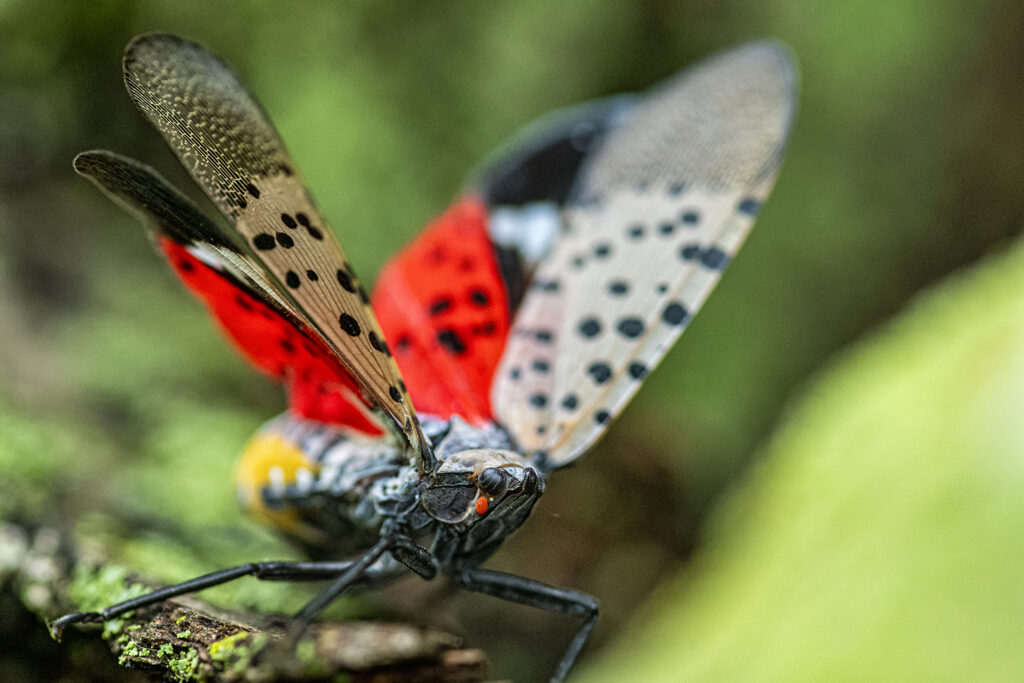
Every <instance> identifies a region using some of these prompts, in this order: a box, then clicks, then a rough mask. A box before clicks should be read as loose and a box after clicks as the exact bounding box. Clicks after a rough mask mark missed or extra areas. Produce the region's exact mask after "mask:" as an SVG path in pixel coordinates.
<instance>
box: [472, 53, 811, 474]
mask: <svg viewBox="0 0 1024 683" xmlns="http://www.w3.org/2000/svg"><path fill="white" fill-rule="evenodd" d="M795 87H796V85H795V74H794V69H793V66H792V64H791V62H790V59H789V55H788V53H787V51H786V50H785V49H784V48H782V47H780V46H778V45H775V44H771V43H751V44H747V45H744V46H741V47H739V48H737V49H734V50H732V51H729V52H726V53H723V54H720V55H716V56H713V57H711V58H709V59H708V60H706V61H704V62H702V63H700V64H698V65H697V66H695V67H693V68H692V69H690V70H687V71H684V72H683V73H681V74H680V75H678V76H676V77H674V78H673V79H670V80H669V81H668V82H666V83H664V84H663V85H661V86H659V87H658V88H656V89H655V90H654V91H653V92H651V93H650V94H649V95H648V96H647V98H646V99H645V100H644V101H642V102H641V103H640V104H639V105H638V106H637V107H636V109H635V111H634V112H633V113H632V114H631V116H630V118H629V120H628V121H626V122H625V123H624V124H622V125H621V126H620V127H618V128H617V129H616V130H615V131H614V132H613V133H612V134H610V135H608V136H607V139H605V140H604V141H603V143H602V145H601V147H600V149H598V150H597V151H596V152H595V153H594V154H593V155H592V156H591V158H589V159H587V161H586V163H585V165H584V167H583V169H582V170H581V172H580V178H579V180H578V182H577V185H576V186H575V188H574V190H573V196H572V198H571V200H570V202H569V206H568V208H567V209H566V210H565V212H564V230H563V233H562V235H561V236H560V238H559V239H558V241H557V243H556V244H555V246H554V248H553V249H552V250H551V252H550V253H549V254H548V255H547V257H546V258H545V260H544V261H543V262H542V263H541V264H540V266H539V269H538V272H537V274H536V276H535V285H537V286H532V287H531V288H530V289H529V293H528V295H527V297H526V300H525V301H524V302H523V305H522V308H521V309H520V311H519V313H518V314H517V317H516V319H515V323H514V325H513V329H512V333H511V335H510V337H509V342H508V345H507V346H506V349H505V352H504V355H503V358H502V362H501V365H500V366H499V368H498V372H497V373H496V375H495V380H494V384H493V387H492V401H493V404H494V406H495V411H496V413H497V415H498V417H499V418H500V419H501V420H502V421H503V422H504V423H505V424H506V426H508V428H509V429H510V430H511V431H512V432H513V433H514V435H515V436H516V438H517V439H518V440H519V442H520V444H521V445H523V447H524V448H525V449H527V450H529V451H532V452H536V453H543V454H544V456H545V457H546V460H547V463H548V464H549V465H550V466H552V467H558V466H561V465H565V464H567V463H568V462H571V461H572V460H574V459H575V458H577V457H578V456H579V455H581V454H582V453H583V452H585V451H586V449H587V448H588V447H589V446H591V445H592V444H593V443H594V441H596V440H597V439H598V438H599V437H600V435H601V434H602V433H603V431H604V430H605V428H606V427H607V425H608V423H609V422H610V420H611V418H612V417H613V416H614V415H616V414H617V413H618V412H620V411H621V410H622V408H623V407H624V406H625V404H626V403H627V402H628V401H629V399H630V398H631V397H632V396H633V394H634V393H635V392H636V390H637V389H638V387H639V386H640V383H641V381H642V380H643V379H644V378H645V377H646V376H647V374H648V373H649V372H650V371H651V369H653V368H654V366H655V365H656V364H657V363H658V361H659V360H660V359H661V358H662V357H663V356H664V354H665V353H666V352H667V351H668V349H669V348H670V347H671V345H672V343H673V342H674V341H675V340H676V339H677V338H678V336H679V335H680V334H681V333H682V331H683V330H684V329H685V327H686V324H687V323H688V322H689V321H690V319H691V318H692V317H693V315H694V314H695V313H696V311H697V310H698V309H699V308H700V306H701V305H702V304H703V303H704V300H705V299H706V298H707V296H708V294H709V293H710V291H711V289H712V288H713V287H714V285H715V284H716V283H717V282H718V279H719V278H720V277H721V274H722V271H723V269H724V268H725V267H726V266H727V265H728V263H729V261H730V260H731V258H732V257H733V256H734V255H735V253H736V251H737V250H738V248H739V247H740V245H741V244H742V242H743V239H744V238H745V236H746V234H747V232H748V231H749V229H750V227H751V225H752V224H753V221H754V217H755V216H756V214H757V212H758V209H759V208H760V206H761V203H762V202H763V201H764V200H765V198H766V197H767V194H768V192H769V191H770V190H771V187H772V185H773V184H774V181H775V177H776V173H777V170H778V167H779V163H780V160H781V157H782V151H783V147H784V145H785V141H786V137H787V134H788V131H789V127H790V123H791V119H792V116H793V111H794V100H795ZM538 333H540V338H538ZM535 360H541V361H542V362H541V363H537V364H535V363H534V361H535ZM536 368H540V369H541V370H543V371H538V370H537V369H536Z"/></svg>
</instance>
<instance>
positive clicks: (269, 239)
mask: <svg viewBox="0 0 1024 683" xmlns="http://www.w3.org/2000/svg"><path fill="white" fill-rule="evenodd" d="M252 246H254V247H256V248H257V249H259V250H260V251H270V250H271V249H273V248H274V247H276V246H277V242H275V241H274V236H273V235H271V234H270V233H266V232H261V233H260V234H258V235H256V236H255V237H253V238H252Z"/></svg>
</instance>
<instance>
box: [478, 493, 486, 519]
mask: <svg viewBox="0 0 1024 683" xmlns="http://www.w3.org/2000/svg"><path fill="white" fill-rule="evenodd" d="M486 512H487V499H486V498H484V497H483V496H480V497H479V498H477V499H476V514H478V515H482V514H484V513H486Z"/></svg>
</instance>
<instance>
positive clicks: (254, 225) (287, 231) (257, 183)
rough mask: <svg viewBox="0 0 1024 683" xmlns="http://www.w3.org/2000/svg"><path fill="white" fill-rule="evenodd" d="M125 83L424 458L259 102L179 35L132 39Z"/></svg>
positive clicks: (365, 314) (392, 370)
mask: <svg viewBox="0 0 1024 683" xmlns="http://www.w3.org/2000/svg"><path fill="white" fill-rule="evenodd" d="M124 77H125V83H126V85H127V88H128V92H129V93H130V95H131V97H132V99H133V101H134V102H135V104H136V105H137V106H138V108H139V109H140V110H141V111H142V113H143V114H144V115H145V116H146V117H147V118H148V119H149V120H150V122H151V123H152V124H153V125H154V126H155V127H156V128H157V130H159V131H160V133H161V134H162V135H163V137H164V138H165V139H166V141H167V142H168V144H169V145H170V147H171V149H172V150H173V151H174V152H175V154H177V156H178V157H179V158H180V159H181V161H182V163H183V165H184V166H185V168H186V169H187V170H188V171H189V173H191V175H192V176H193V178H195V180H196V181H197V182H198V183H199V185H200V186H201V187H202V188H203V190H204V191H205V192H206V193H207V195H209V197H210V198H211V199H212V200H213V202H214V203H215V204H216V205H217V207H218V208H219V209H220V210H221V211H222V212H223V214H224V215H225V216H226V217H227V218H228V220H229V221H231V222H232V223H233V224H234V228H235V230H236V231H237V233H238V235H239V236H240V238H241V240H240V244H239V245H238V247H237V248H238V249H239V251H241V252H242V253H243V254H245V256H246V260H248V261H251V262H254V263H256V264H258V267H259V268H260V269H261V270H263V271H264V272H265V273H266V276H267V279H268V280H269V281H270V282H271V283H272V286H273V288H274V289H275V291H276V292H277V293H278V294H279V296H280V297H281V298H282V299H284V300H285V301H286V302H288V305H289V307H290V308H291V309H293V310H294V311H295V313H296V315H297V316H299V317H300V318H301V320H302V321H303V322H304V323H305V324H307V325H308V326H309V327H310V328H311V329H312V330H314V331H315V333H316V334H317V336H318V337H319V338H320V339H322V340H323V341H324V342H325V343H326V344H327V345H328V346H329V348H331V349H332V350H333V351H334V353H336V354H337V356H338V358H340V359H341V361H342V362H343V363H344V365H345V366H346V368H347V369H348V370H349V372H350V373H351V375H352V376H353V377H354V378H355V379H356V381H357V382H358V383H359V385H360V387H361V389H362V391H363V393H364V394H365V398H366V399H367V400H368V401H370V402H371V403H372V404H373V405H375V406H376V407H377V408H378V409H379V410H380V411H381V412H382V413H384V414H385V415H386V416H387V417H388V418H390V421H391V422H392V423H393V424H394V425H395V427H396V429H397V430H398V431H399V432H400V433H402V434H404V436H405V438H406V439H407V440H408V441H409V443H410V445H411V447H412V452H413V453H414V454H417V455H414V457H419V455H418V454H420V453H427V452H428V451H427V449H426V448H425V446H424V441H423V437H422V433H421V431H420V427H419V423H418V421H417V419H416V413H415V411H414V409H413V406H412V402H411V400H410V399H409V396H408V394H407V392H406V390H405V385H404V383H403V382H402V379H401V376H400V374H399V371H398V366H397V365H396V364H395V362H394V360H393V359H392V357H391V353H390V349H389V348H388V346H387V344H386V342H385V339H384V335H383V333H382V332H381V329H380V327H379V325H378V324H377V321H376V318H375V317H374V314H373V311H372V309H371V308H370V306H369V298H368V296H367V294H366V291H365V289H364V288H363V286H362V284H361V282H360V280H359V279H358V278H357V277H356V275H355V273H354V272H353V270H352V268H351V266H350V265H349V263H348V261H347V259H346V257H345V254H344V252H343V251H342V250H341V247H340V246H339V245H338V243H337V241H336V239H335V237H334V235H333V233H332V231H331V230H330V228H329V227H328V226H327V224H326V221H325V220H324V219H323V216H322V215H321V213H320V211H319V210H318V209H317V207H316V206H315V204H314V203H313V200H312V198H311V196H310V194H309V192H308V190H307V189H306V187H305V185H304V183H303V181H302V179H301V177H300V175H299V171H298V169H297V168H296V166H295V163H294V162H293V161H292V159H291V157H290V155H289V154H288V152H287V150H286V149H285V147H284V145H283V143H282V142H281V139H280V137H279V136H278V134H277V132H276V131H275V130H274V127H273V125H272V124H271V123H270V121H269V119H268V118H267V116H266V114H265V113H264V111H263V109H262V108H261V107H260V105H259V104H258V103H257V102H256V100H255V99H254V98H253V97H252V96H251V95H250V94H249V93H248V92H247V91H246V89H245V88H244V86H242V84H241V83H240V82H239V81H238V79H237V77H236V76H235V75H234V73H233V72H232V71H231V70H230V69H229V68H228V67H227V66H225V65H224V64H223V63H222V62H221V61H220V60H219V59H217V57H215V56H214V55H212V54H211V53H209V52H208V51H207V50H205V49H204V48H202V47H201V46H199V45H196V44H195V43H192V42H189V41H186V40H184V39H182V38H178V37H176V36H170V35H163V34H152V35H146V36H142V37H140V38H138V39H136V40H135V41H133V42H132V43H131V44H130V45H129V46H128V49H127V51H126V53H125V58H124Z"/></svg>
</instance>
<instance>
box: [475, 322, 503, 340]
mask: <svg viewBox="0 0 1024 683" xmlns="http://www.w3.org/2000/svg"><path fill="white" fill-rule="evenodd" d="M471 331H472V333H473V334H474V335H476V336H477V337H488V336H490V335H492V334H494V333H495V332H497V331H498V326H497V325H495V324H494V321H493V320H488V321H487V322H485V323H481V324H480V325H473V329H472V330H471Z"/></svg>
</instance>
